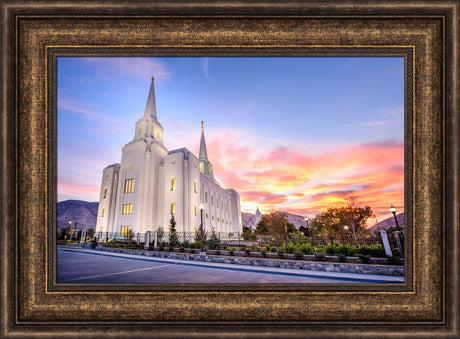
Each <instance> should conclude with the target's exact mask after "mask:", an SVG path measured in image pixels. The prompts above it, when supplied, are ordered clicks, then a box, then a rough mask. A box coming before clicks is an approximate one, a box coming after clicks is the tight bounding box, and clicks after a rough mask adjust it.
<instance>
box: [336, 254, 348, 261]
mask: <svg viewBox="0 0 460 339" xmlns="http://www.w3.org/2000/svg"><path fill="white" fill-rule="evenodd" d="M337 257H338V258H339V262H345V261H347V256H346V255H345V254H341V253H340V254H339V255H338V256H337Z"/></svg>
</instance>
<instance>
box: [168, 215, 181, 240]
mask: <svg viewBox="0 0 460 339" xmlns="http://www.w3.org/2000/svg"><path fill="white" fill-rule="evenodd" d="M178 245H179V238H178V237H177V232H176V220H174V214H171V220H170V221H169V246H178Z"/></svg>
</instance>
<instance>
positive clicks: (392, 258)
mask: <svg viewBox="0 0 460 339" xmlns="http://www.w3.org/2000/svg"><path fill="white" fill-rule="evenodd" d="M400 259H401V258H400V257H399V256H397V255H392V256H389V257H387V262H388V263H389V264H390V265H397V264H399V263H400V261H399V260H400Z"/></svg>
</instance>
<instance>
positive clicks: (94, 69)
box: [57, 57, 404, 221]
mask: <svg viewBox="0 0 460 339" xmlns="http://www.w3.org/2000/svg"><path fill="white" fill-rule="evenodd" d="M57 71H58V72H57V74H58V80H57V86H58V156H57V160H58V201H62V200H67V199H79V200H87V201H98V200H99V191H100V184H101V179H102V170H103V169H104V168H105V167H106V166H107V165H109V164H112V163H116V162H120V160H121V148H122V147H123V146H124V145H125V144H126V143H128V142H129V141H131V140H132V138H133V136H134V124H135V122H136V121H137V120H138V119H140V118H141V117H142V116H143V113H144V108H145V104H146V100H147V95H148V90H149V87H150V82H151V80H150V79H151V77H152V75H155V92H156V103H157V112H158V120H159V122H160V123H161V124H162V126H163V127H164V131H165V134H164V142H165V146H166V148H167V149H168V150H173V149H176V148H182V147H186V148H188V149H189V150H190V151H191V152H192V153H194V154H195V155H198V151H199V142H200V133H201V126H200V121H201V120H204V121H205V125H204V128H205V136H206V143H207V150H208V156H209V160H210V161H211V162H212V164H213V165H214V172H215V176H216V179H217V180H218V181H219V182H220V184H221V185H222V186H223V187H224V188H234V189H235V190H237V191H238V192H239V194H240V197H241V208H242V211H243V212H250V213H254V211H255V209H256V207H257V205H258V206H259V208H260V209H261V212H262V213H268V212H270V211H271V210H283V211H287V212H291V213H295V214H299V215H304V216H310V217H314V216H315V214H317V213H320V212H322V211H325V210H326V209H327V208H328V207H333V206H337V205H340V204H343V201H344V199H345V198H346V197H348V196H350V195H354V196H356V197H357V200H358V201H359V202H360V204H361V205H362V206H364V205H367V206H371V207H372V209H373V211H374V213H375V214H376V216H377V219H378V221H381V220H383V219H384V218H386V217H389V216H391V214H390V212H389V210H388V208H389V206H390V205H392V204H393V205H394V206H396V207H397V208H398V213H400V212H403V210H404V59H403V58H402V57H273V58H269V57H257V58H256V57H209V58H208V57H206V58H199V57H185V58H184V57H182V58H176V57H162V58H100V57H97V58H96V57H88V58H81V57H60V58H58V68H57Z"/></svg>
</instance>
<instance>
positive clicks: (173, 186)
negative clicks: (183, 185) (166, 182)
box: [171, 178, 176, 191]
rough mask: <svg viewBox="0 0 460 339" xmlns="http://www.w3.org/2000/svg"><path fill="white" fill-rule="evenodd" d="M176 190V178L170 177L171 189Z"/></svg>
mask: <svg viewBox="0 0 460 339" xmlns="http://www.w3.org/2000/svg"><path fill="white" fill-rule="evenodd" d="M175 190H176V178H171V191H175Z"/></svg>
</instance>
